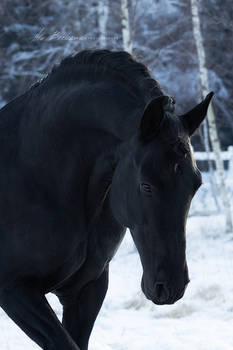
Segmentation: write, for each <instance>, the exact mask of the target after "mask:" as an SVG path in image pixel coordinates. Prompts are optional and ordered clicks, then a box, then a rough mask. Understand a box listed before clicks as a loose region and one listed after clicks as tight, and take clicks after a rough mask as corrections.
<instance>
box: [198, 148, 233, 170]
mask: <svg viewBox="0 0 233 350" xmlns="http://www.w3.org/2000/svg"><path fill="white" fill-rule="evenodd" d="M221 155H222V160H224V161H228V167H227V168H228V169H229V170H231V171H232V172H233V146H229V147H228V148H227V151H223V152H221ZM194 157H195V160H196V161H198V162H200V161H208V160H215V154H214V152H209V153H207V152H194Z"/></svg>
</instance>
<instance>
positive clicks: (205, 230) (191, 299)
mask: <svg viewBox="0 0 233 350" xmlns="http://www.w3.org/2000/svg"><path fill="white" fill-rule="evenodd" d="M100 47H106V48H110V49H114V50H118V49H125V50H128V51H130V52H132V53H133V55H134V56H135V57H136V58H137V59H138V60H140V61H142V62H143V63H145V64H146V65H148V66H149V68H150V70H151V72H152V75H153V76H154V77H155V78H156V79H157V80H159V82H160V84H161V86H162V88H163V89H164V90H165V92H167V93H169V94H170V95H173V96H175V98H176V101H177V111H178V113H182V112H184V111H186V110H188V109H189V108H191V107H192V106H193V105H194V104H195V103H196V102H197V101H198V100H199V99H200V98H201V96H202V95H203V94H204V92H205V90H206V89H207V88H208V89H210V90H214V91H215V97H214V101H213V109H214V119H215V120H216V126H217V132H218V136H219V140H218V141H217V144H215V145H214V144H213V139H214V138H213V137H211V132H212V131H213V128H209V126H211V125H213V124H212V123H214V120H213V118H212V119H211V117H213V115H212V116H209V121H208V123H206V124H205V125H204V127H203V128H202V129H201V130H200V131H199V132H198V133H197V134H196V135H195V136H194V137H193V140H192V141H193V145H194V150H195V152H198V153H196V158H197V159H198V160H199V161H198V165H199V167H200V168H201V169H202V170H203V186H202V187H201V189H200V190H199V192H198V194H197V195H196V197H195V198H194V200H193V204H192V207H191V210H190V215H189V219H188V224H187V259H188V264H189V270H190V278H191V282H190V284H189V287H188V289H187V291H186V294H185V296H184V297H183V299H182V300H180V301H179V302H177V303H176V304H175V305H172V306H155V305H152V303H151V302H149V301H147V300H146V299H145V297H144V296H143V295H142V293H141V291H140V278H141V266H140V262H139V257H138V254H137V252H136V249H135V247H134V245H133V242H132V240H131V237H130V234H129V233H127V235H126V238H125V240H124V242H123V244H122V246H121V248H120V250H119V251H118V253H117V256H116V257H115V258H114V260H113V262H112V264H111V269H110V287H109V291H108V294H107V298H106V300H105V303H104V305H103V308H102V310H101V312H100V314H99V317H98V319H97V322H96V325H95V328H94V331H93V334H92V337H91V341H90V349H91V350H99V349H101V350H103V349H104V350H110V349H111V350H131V349H134V350H144V349H147V350H154V349H159V350H160V349H161V350H171V349H172V350H187V349H189V350H232V348H233V232H232V229H231V227H230V226H231V223H230V221H231V217H232V216H231V217H230V216H229V213H231V214H232V212H231V209H232V208H231V205H232V203H231V200H232V196H233V151H232V148H231V147H229V146H231V145H233V98H232V97H233V85H232V81H233V70H232V62H233V2H232V0H202V1H201V0H199V1H198V0H128V1H127V0H118V1H110V0H101V1H97V0H85V1H82V0H44V1H38V0H33V1H32V0H1V2H0V50H1V51H0V52H1V57H0V106H3V105H4V104H5V103H7V102H8V101H9V100H10V99H12V98H14V97H15V96H17V95H18V94H21V93H22V92H23V91H25V90H26V89H27V88H28V87H29V86H30V85H31V84H32V83H34V82H36V81H37V80H39V79H41V78H43V77H44V76H45V75H46V74H47V73H48V72H49V71H50V69H51V68H52V67H53V66H54V64H57V63H59V62H60V60H61V59H62V58H63V57H64V56H66V55H68V54H72V53H73V52H76V51H78V50H82V49H85V48H100ZM203 54H204V55H205V56H204V60H203ZM214 126H215V123H214ZM212 136H213V135H212ZM219 147H221V153H219V149H220V148H219ZM212 150H213V151H214V152H212ZM216 160H217V161H216ZM216 165H217V166H216ZM223 169H224V170H223ZM227 221H228V228H227V226H226V222H227ZM227 231H228V232H227ZM48 299H49V301H50V302H51V304H52V306H53V307H54V309H55V310H56V312H57V314H58V316H59V317H61V308H60V306H59V304H58V301H57V300H56V298H55V297H54V296H52V295H48ZM0 349H1V350H31V349H38V347H37V346H36V345H35V344H34V343H32V342H31V341H30V340H29V339H28V338H27V337H26V336H25V335H24V334H23V333H22V332H21V330H20V329H19V328H17V326H15V325H14V324H13V322H12V321H11V320H10V319H8V317H7V316H6V315H5V314H4V313H3V312H2V311H0Z"/></svg>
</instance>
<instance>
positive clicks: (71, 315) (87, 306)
mask: <svg viewBox="0 0 233 350" xmlns="http://www.w3.org/2000/svg"><path fill="white" fill-rule="evenodd" d="M107 289H108V267H107V268H106V269H105V270H104V272H103V273H102V275H101V276H100V277H99V278H98V279H97V280H95V281H92V282H90V283H88V284H87V285H86V286H85V287H84V288H83V289H82V290H81V292H79V293H78V295H77V296H76V297H75V299H74V298H72V300H73V302H72V303H68V302H67V303H64V302H63V320H62V323H63V325H64V327H65V328H66V329H67V331H68V332H69V334H70V335H71V336H72V338H73V340H74V341H75V342H76V343H77V344H78V346H79V347H80V349H81V350H87V348H88V341H89V337H90V334H91V331H92V328H93V325H94V322H95V320H96V317H97V315H98V313H99V310H100V308H101V306H102V303H103V300H104V298H105V295H106V292H107Z"/></svg>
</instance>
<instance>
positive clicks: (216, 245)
mask: <svg viewBox="0 0 233 350" xmlns="http://www.w3.org/2000/svg"><path fill="white" fill-rule="evenodd" d="M203 178H204V182H206V184H205V185H204V186H203V187H202V188H201V190H200V191H199V193H198V195H197V196H196V198H195V199H194V202H193V205H192V208H191V216H190V217H189V219H188V223H187V260H188V265H189V274H190V280H191V282H190V284H189V286H188V288H187V290H186V293H185V295H184V297H183V298H182V299H181V300H180V301H178V302H177V303H175V304H174V305H164V306H156V305H153V304H152V303H151V302H150V301H148V300H146V298H145V297H144V295H143V294H142V292H141V290H140V280H141V274H142V271H141V265H140V260H139V256H138V254H137V252H136V249H135V247H134V244H133V242H132V239H131V236H130V234H129V233H127V235H126V237H125V239H124V241H123V243H122V245H121V247H120V249H119V251H118V253H117V255H116V257H115V258H114V260H113V261H112V263H111V268H110V285H109V290H108V294H107V297H106V299H105V302H104V305H103V307H102V310H101V312H100V314H99V316H98V319H97V321H96V324H95V327H94V330H93V333H92V336H91V339H90V350H131V349H134V350H144V349H147V350H154V349H158V350H171V349H172V350H187V349H189V350H232V346H233V332H232V329H233V298H232V295H233V278H232V270H233V233H232V234H225V233H224V218H223V216H222V215H221V214H217V213H216V209H215V208H214V203H213V201H212V200H211V198H210V194H209V193H210V192H209V191H207V189H208V186H209V185H208V182H207V180H208V176H207V175H204V177H203ZM228 185H232V182H230V181H229V182H228ZM209 203H210V204H209ZM208 205H209V208H205V206H206V207H208ZM198 206H200V210H199V213H200V212H201V210H204V209H208V210H209V211H210V213H211V214H210V215H206V216H201V215H200V214H199V215H196V214H195V213H196V212H197V211H198V210H197V209H195V208H198ZM208 210H207V212H208ZM202 213H203V212H202ZM194 214H195V215H194ZM48 300H49V302H50V303H51V305H52V306H53V308H54V309H55V311H56V313H57V315H58V317H59V318H60V319H61V315H62V314H61V313H62V310H61V307H60V305H59V303H58V301H57V299H56V297H54V296H53V295H48ZM0 349H1V350H33V349H39V348H38V346H37V345H35V344H34V343H33V342H32V341H31V340H30V339H29V338H27V337H26V336H25V335H24V333H23V332H22V331H21V330H20V329H19V328H18V327H17V326H16V325H15V324H14V323H13V322H12V321H11V320H10V319H9V318H8V317H7V316H6V315H5V314H4V312H3V311H0Z"/></svg>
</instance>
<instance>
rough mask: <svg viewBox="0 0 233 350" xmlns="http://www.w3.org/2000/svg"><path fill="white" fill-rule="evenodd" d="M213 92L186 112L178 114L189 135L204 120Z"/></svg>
mask: <svg viewBox="0 0 233 350" xmlns="http://www.w3.org/2000/svg"><path fill="white" fill-rule="evenodd" d="M213 95H214V93H213V92H210V93H209V94H208V95H207V96H206V98H205V99H204V100H203V101H202V102H201V103H199V104H198V105H197V106H196V107H194V108H193V109H191V111H189V112H188V113H186V114H184V115H182V116H180V118H181V120H182V122H183V124H184V126H185V128H186V129H187V131H188V133H189V135H190V136H191V135H192V134H193V133H194V132H195V130H196V129H197V128H198V127H199V126H200V124H201V122H202V121H203V120H204V118H205V116H206V114H207V110H208V107H209V104H210V101H211V99H212V97H213Z"/></svg>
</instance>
